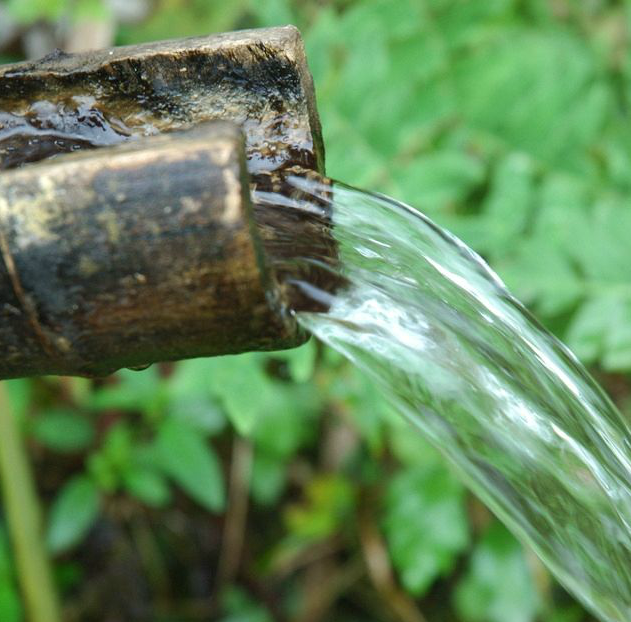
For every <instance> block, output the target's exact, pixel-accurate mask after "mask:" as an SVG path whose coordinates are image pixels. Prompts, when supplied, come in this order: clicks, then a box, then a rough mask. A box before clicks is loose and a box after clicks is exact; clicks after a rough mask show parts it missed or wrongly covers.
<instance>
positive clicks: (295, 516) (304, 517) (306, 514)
mask: <svg viewBox="0 0 631 622" xmlns="http://www.w3.org/2000/svg"><path fill="white" fill-rule="evenodd" d="M305 496H306V498H305V500H304V501H303V502H302V503H298V504H293V505H290V506H289V507H288V508H287V509H286V511H285V523H286V524H287V527H288V529H289V531H290V534H291V535H293V536H296V537H298V538H300V539H305V540H313V539H320V538H326V537H327V536H330V535H331V534H332V533H334V532H335V531H336V530H338V529H340V528H342V527H343V526H344V524H345V523H346V521H347V519H348V516H349V514H350V512H351V510H352V508H353V501H354V492H353V489H352V487H351V485H350V482H349V481H348V480H346V479H345V478H343V477H342V476H340V475H323V476H319V477H317V478H315V479H313V480H311V481H310V482H309V484H308V485H307V487H306V489H305Z"/></svg>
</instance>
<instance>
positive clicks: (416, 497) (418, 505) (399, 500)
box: [383, 466, 469, 596]
mask: <svg viewBox="0 0 631 622" xmlns="http://www.w3.org/2000/svg"><path fill="white" fill-rule="evenodd" d="M384 505H385V508H384V521H383V526H384V532H385V536H386V540H387V543H388V548H389V550H390V554H391V556H392V561H393V564H394V567H395V568H396V570H397V571H398V573H399V576H400V578H401V581H402V583H403V585H404V586H405V588H406V590H407V591H409V592H410V593H411V594H413V595H415V596H421V595H423V594H424V593H425V592H426V591H427V590H428V589H429V587H430V586H431V584H432V583H433V582H434V581H435V580H436V579H438V578H439V577H441V576H444V575H447V574H448V573H449V572H450V571H451V570H452V568H453V566H454V564H455V562H456V558H457V556H458V555H459V554H460V553H461V552H463V551H464V549H465V548H466V546H467V545H468V543H469V534H468V525H467V516H466V512H465V507H464V491H463V489H462V486H461V485H460V484H459V483H458V482H456V481H455V480H454V478H453V477H452V476H451V474H450V473H449V472H448V471H446V470H445V469H444V468H443V467H440V466H437V467H434V468H426V467H408V468H407V469H406V470H405V471H403V472H401V473H399V474H398V475H396V476H395V477H394V478H393V479H392V480H391V481H390V483H389V484H388V489H387V492H386V497H385V502H384Z"/></svg>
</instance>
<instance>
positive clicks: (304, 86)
mask: <svg viewBox="0 0 631 622" xmlns="http://www.w3.org/2000/svg"><path fill="white" fill-rule="evenodd" d="M213 119H223V120H229V121H234V122H235V123H237V124H238V125H239V126H240V127H242V129H243V131H244V133H245V136H246V151H247V155H248V160H249V168H250V170H251V171H252V172H258V171H259V170H262V169H263V170H267V169H269V168H279V167H283V166H286V165H288V166H291V165H300V166H303V167H305V168H309V169H314V170H318V171H320V172H323V162H324V150H323V146H322V137H321V131H320V123H319V120H318V114H317V110H316V105H315V96H314V90H313V81H312V78H311V74H310V73H309V69H308V67H307V64H306V60H305V53H304V47H303V44H302V39H301V37H300V33H299V32H298V30H297V29H296V28H294V27H293V26H285V27H281V28H265V29H260V30H244V31H240V32H234V33H226V34H220V35H213V36H210V37H199V38H192V39H184V40H177V41H166V42H159V43H151V44H147V45H139V46H131V47H121V48H114V49H111V50H104V51H99V52H90V53H86V54H74V55H66V54H63V53H57V54H53V55H50V56H49V57H46V58H44V59H42V60H40V61H36V62H34V63H19V64H17V65H5V66H0V168H8V167H11V166H16V165H18V164H21V163H23V162H29V161H32V160H37V159H41V158H42V157H45V156H49V155H54V154H55V153H60V152H64V151H72V150H73V149H76V148H77V147H80V148H84V147H90V146H102V145H112V144H116V143H119V142H122V141H125V140H126V139H128V138H129V137H130V136H138V135H142V136H146V135H149V134H155V133H159V132H163V131H167V130H174V129H181V128H185V127H190V126H192V125H195V124H197V123H200V122H204V121H209V120H213Z"/></svg>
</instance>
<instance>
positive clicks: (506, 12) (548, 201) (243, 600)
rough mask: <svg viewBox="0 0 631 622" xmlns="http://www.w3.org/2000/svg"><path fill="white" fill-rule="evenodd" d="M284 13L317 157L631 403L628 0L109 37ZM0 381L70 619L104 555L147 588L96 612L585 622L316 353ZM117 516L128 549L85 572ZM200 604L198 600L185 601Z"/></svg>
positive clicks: (149, 26) (7, 596)
mask: <svg viewBox="0 0 631 622" xmlns="http://www.w3.org/2000/svg"><path fill="white" fill-rule="evenodd" d="M4 5H5V6H6V8H8V9H9V10H10V12H11V14H13V15H14V16H15V17H16V18H17V19H18V20H19V21H20V22H22V23H29V22H32V21H34V20H36V19H41V18H46V19H60V18H62V17H63V16H64V15H68V14H69V13H72V15H74V16H75V18H76V19H80V18H82V16H85V15H91V16H93V17H94V16H97V17H98V18H99V19H106V18H108V16H109V17H110V18H111V10H110V9H109V8H108V7H109V6H110V5H109V4H107V3H99V2H94V1H93V0H91V1H89V2H83V1H80V0H78V1H76V2H72V1H71V0H19V1H14V0H8V1H6V0H5V2H4ZM288 22H291V23H294V24H296V25H298V26H299V27H300V28H301V29H302V30H303V33H304V36H305V40H306V45H307V50H308V58H309V63H310V66H311V69H312V72H313V75H314V79H315V84H316V89H317V95H318V104H319V111H320V115H321V119H322V125H323V130H324V137H325V145H326V149H327V170H328V173H329V174H330V175H332V176H333V177H335V178H338V179H341V180H343V181H345V182H347V183H351V184H354V185H358V186H361V187H365V188H368V189H372V190H378V191H382V192H386V193H388V194H391V195H392V196H394V197H396V198H399V199H403V200H405V201H407V202H409V203H412V204H414V205H415V206H416V207H418V208H419V209H421V210H423V211H424V212H426V213H428V214H429V215H430V216H431V217H432V218H434V219H435V220H436V221H438V222H439V223H441V224H443V225H445V226H447V227H449V228H450V229H452V230H453V231H454V232H455V233H456V234H458V235H459V236H461V237H462V238H463V239H464V240H465V241H466V242H467V243H469V244H470V245H471V246H472V247H473V248H474V249H476V250H477V251H479V252H480V253H482V254H483V255H484V256H485V258H487V259H488V260H489V261H490V263H491V264H492V265H493V266H494V267H495V268H496V269H497V270H498V272H499V273H500V275H501V276H502V277H503V278H504V279H505V280H506V282H507V284H508V285H509V286H510V288H511V289H512V290H513V291H514V292H515V293H516V294H517V295H518V296H519V297H520V298H521V299H522V300H523V301H524V302H525V303H526V304H527V305H528V306H529V307H530V308H532V309H533V310H534V311H535V313H536V314H537V315H538V316H539V317H540V318H541V319H542V320H543V321H544V322H545V323H546V324H547V325H548V326H549V327H551V328H552V330H554V332H555V333H556V334H557V335H559V336H560V337H561V338H562V339H565V340H567V341H568V342H569V344H570V345H571V347H572V348H573V349H574V350H575V352H576V353H577V355H578V356H579V357H580V358H581V359H582V360H583V361H584V362H585V363H587V364H590V365H592V366H593V368H594V370H595V371H596V372H597V373H598V374H599V375H600V378H601V380H603V382H605V384H606V386H608V387H610V388H611V389H612V390H613V391H614V397H615V398H616V399H617V401H618V402H619V404H620V405H621V407H623V409H626V411H627V412H628V410H629V395H631V385H630V384H629V376H628V374H629V371H630V370H631V281H630V279H629V266H631V245H630V244H629V241H628V237H629V232H630V231H631V207H630V206H631V129H630V128H631V124H630V123H629V105H630V96H631V90H630V88H631V75H630V71H631V55H630V49H629V27H630V25H631V3H630V2H627V1H614V0H609V1H606V0H589V1H585V2H578V1H574V0H330V1H327V0H305V1H303V2H299V1H297V0H296V1H295V2H291V1H290V0H270V1H267V2H264V1H262V0H215V1H212V2H211V1H204V0H156V1H155V2H154V3H153V9H152V11H151V12H150V14H149V15H148V16H147V18H146V19H144V20H143V21H141V22H139V23H135V24H122V25H120V26H119V28H118V30H117V35H116V37H117V39H116V42H117V43H119V44H127V43H135V42H140V41H145V40H151V39H160V38H169V37H177V36H188V35H195V34H205V33H209V32H213V31H221V30H228V29H232V28H240V27H252V26H265V25H275V24H284V23H288ZM9 388H10V391H11V397H12V400H13V404H14V408H15V410H16V413H17V415H18V416H19V417H20V421H21V424H22V425H23V429H24V431H25V433H26V434H27V436H28V439H29V446H30V449H31V453H32V456H33V460H34V461H35V465H36V468H37V470H38V483H39V486H40V490H41V493H42V500H43V504H44V506H45V508H46V511H47V526H48V544H49V548H50V551H51V553H52V554H53V555H54V556H55V559H56V560H57V561H56V564H57V565H56V570H57V576H58V582H59V585H60V588H61V589H62V590H63V593H64V597H65V600H66V602H67V603H68V608H69V610H71V611H75V612H76V611H77V610H79V611H80V612H82V613H80V614H76V613H75V618H69V619H85V620H88V619H92V618H90V613H89V612H90V611H92V610H91V609H90V607H91V606H94V605H93V604H90V602H89V600H90V598H88V596H86V595H87V594H89V593H90V585H91V582H94V583H98V582H101V583H104V584H106V585H108V586H109V585H110V583H108V580H107V576H108V573H107V568H109V567H114V568H116V567H117V566H116V563H117V562H116V559H113V558H116V556H117V555H118V556H119V557H120V556H122V558H123V559H125V560H128V563H127V566H128V567H129V568H132V569H133V568H136V570H129V571H128V572H129V577H131V578H130V580H131V581H135V582H136V583H138V584H142V585H144V586H145V588H146V589H145V591H144V592H143V591H142V590H141V592H142V593H141V595H140V596H137V595H136V596H134V598H138V599H140V600H143V599H144V600H143V602H146V601H150V602H151V603H153V604H152V605H151V606H150V607H149V609H144V610H143V611H144V613H143V614H140V613H137V612H136V613H130V612H131V611H132V609H123V610H122V611H123V612H122V613H121V610H120V609H119V608H118V609H117V608H116V607H117V606H114V605H112V603H111V602H107V600H106V599H104V597H103V596H101V600H100V601H99V600H98V598H97V601H98V603H99V605H100V606H101V607H103V608H105V610H107V611H109V608H110V607H114V608H113V609H112V612H110V617H109V618H108V619H111V620H127V619H134V620H144V619H146V620H164V621H166V620H178V621H185V620H195V619H211V618H212V619H221V620H222V622H237V621H238V622H268V621H274V620H298V621H317V620H335V621H336V622H350V621H352V620H364V621H369V620H374V621H382V620H383V621H390V620H402V621H403V622H408V621H409V622H412V621H414V620H415V621H417V622H418V621H419V620H422V619H423V617H422V616H423V615H424V617H425V618H426V619H427V620H432V621H436V622H454V621H459V622H534V621H535V620H538V621H540V622H585V621H587V620H588V619H590V618H588V616H587V614H585V613H584V612H583V611H582V610H581V608H580V607H579V606H578V605H576V604H575V603H573V602H572V601H571V599H570V598H569V597H568V596H567V595H566V594H565V593H564V592H563V591H562V590H561V589H560V588H559V587H558V586H556V584H555V583H554V582H553V581H552V580H551V578H550V577H549V575H548V574H547V573H546V571H545V570H544V569H543V568H542V567H541V566H540V565H539V564H538V562H536V560H534V558H533V557H532V555H530V554H526V553H524V551H523V549H522V547H521V546H520V545H519V544H518V543H517V542H516V541H515V540H514V538H513V537H512V536H510V534H508V533H507V532H506V530H505V529H504V528H503V527H501V526H500V525H499V524H498V523H497V522H496V521H495V519H493V517H492V516H490V515H489V513H488V512H487V511H486V510H485V509H484V508H483V507H482V506H481V505H480V504H479V502H478V501H476V500H475V499H473V498H472V497H471V495H470V494H469V493H467V492H465V490H464V489H463V487H462V485H461V484H460V483H459V482H458V481H457V480H455V479H454V477H453V475H452V474H451V473H450V472H449V470H448V469H447V468H446V467H445V466H444V464H443V462H442V460H441V458H440V457H439V456H438V455H437V454H436V453H435V452H434V451H433V450H432V449H431V448H430V447H428V446H427V445H426V443H425V442H424V441H423V440H422V439H421V438H419V437H416V436H415V435H413V434H411V433H410V430H409V429H408V428H407V427H406V426H405V425H404V424H403V423H402V422H401V421H399V420H398V419H397V418H396V417H395V416H393V415H392V413H391V412H390V409H389V407H388V406H387V405H386V404H385V403H383V402H382V400H381V399H380V396H379V395H378V394H376V392H375V390H374V387H373V386H372V385H371V384H370V383H369V382H368V381H367V380H366V379H365V378H363V377H362V376H361V375H360V374H359V373H358V372H356V371H355V370H354V369H353V368H352V367H351V366H350V365H349V364H348V363H346V362H344V361H343V360H341V358H340V357H339V356H338V355H336V354H335V353H333V352H331V351H329V350H326V349H324V348H322V347H321V346H319V345H318V344H315V343H310V344H308V345H306V346H304V347H302V348H300V349H298V350H295V351H292V352H283V353H274V354H271V355H260V354H251V355H244V356H240V357H223V358H217V359H213V360H198V361H186V362H182V363H180V364H178V365H176V366H163V367H159V368H152V369H149V370H146V371H144V372H140V373H138V372H132V371H125V372H121V373H119V374H117V375H116V377H114V378H110V379H107V380H105V381H98V382H89V381H85V380H75V379H72V380H70V379H40V380H35V381H28V382H27V381H15V382H12V383H10V387H9ZM244 495H245V499H246V500H247V503H248V504H249V518H248V520H247V522H245V523H243V524H241V525H240V523H239V520H240V519H239V513H238V511H236V510H235V509H234V508H235V507H237V508H238V507H239V503H240V502H242V501H243V497H244ZM235 512H236V513H235ZM187 521H188V522H190V525H191V526H190V527H187V524H188V523H187ZM231 524H236V525H237V526H238V528H240V530H241V534H240V537H242V539H243V541H244V542H245V549H244V550H243V551H242V552H240V548H239V546H237V545H234V541H233V540H231V539H230V538H231V537H232V536H230V537H229V536H228V528H229V525H231ZM239 525H240V526H239ZM127 532H129V533H130V534H131V535H130V536H129V537H127V536H125V534H126V533H127ZM111 533H114V534H115V535H116V537H117V538H118V540H119V541H121V542H129V543H131V544H130V545H129V547H128V549H126V548H125V547H124V546H123V545H120V546H118V547H114V546H113V545H111V546H112V547H113V550H115V553H112V555H111V556H108V555H105V558H103V556H101V557H99V559H101V562H100V564H101V566H100V567H99V569H97V568H94V567H93V566H94V564H93V562H91V561H90V560H91V559H92V558H91V555H96V554H97V553H95V551H101V548H102V547H103V546H104V545H103V541H104V539H105V540H106V541H108V542H109V540H107V537H110V536H108V534H111ZM112 537H113V536H112ZM126 538H127V539H126ZM191 538H195V539H196V541H195V543H193V545H192V550H190V547H188V548H187V539H189V540H190V539H191ZM222 542H223V544H222ZM231 543H232V544H231ZM235 546H236V548H234V547H235ZM99 547H101V548H99ZM231 547H232V548H231ZM130 551H131V552H130ZM234 551H237V552H236V553H235V554H236V555H237V556H238V557H239V558H240V560H241V561H240V564H238V569H237V570H236V571H228V570H226V568H227V567H229V566H230V563H229V562H226V559H227V557H229V556H230V554H232V553H233V552H234ZM126 556H127V557H126ZM226 556H227V557H226ZM383 556H385V559H386V562H383V559H384V557H383ZM129 560H131V561H129ZM375 560H376V561H375ZM383 563H385V567H384V566H383ZM375 564H377V565H378V566H379V564H381V565H380V566H379V568H380V569H381V570H379V569H377V570H376V569H375ZM208 568H210V570H208ZM202 569H205V570H202ZM215 571H216V573H215ZM204 572H206V573H207V574H204ZM134 573H136V574H134ZM200 577H201V579H200ZM214 581H216V582H217V586H216V587H215V586H214V583H213V582H214ZM200 582H201V584H200ZM113 585H115V586H116V585H117V584H116V583H115V582H114V583H113ZM200 585H201V587H200ZM15 586H16V583H15V572H14V569H13V567H12V564H11V561H10V555H9V549H8V547H7V542H6V537H5V533H4V531H3V530H2V527H1V525H0V619H1V620H3V621H4V620H7V621H9V622H12V621H14V620H15V621H17V620H21V619H22V618H21V606H20V601H19V598H18V596H17V591H16V587H15ZM217 596H218V598H215V597H217ZM117 597H118V594H117V593H109V599H111V601H116V600H117V599H118V598H117ZM194 597H197V598H201V599H206V600H210V601H212V602H213V603H215V604H213V605H212V607H211V609H210V610H207V609H204V608H202V609H201V610H200V611H199V612H197V613H196V611H197V610H195V608H194V607H190V606H189V607H187V603H188V601H189V600H190V599H192V598H194ZM91 598H92V599H94V596H92V597H91ZM118 600H120V599H118ZM129 600H130V602H131V601H133V598H130V599H129ZM205 602H206V601H205ZM314 602H316V604H314ZM82 607H83V609H82ZM130 607H131V604H130ZM143 615H144V617H143ZM117 616H118V617H117ZM406 616H407V617H406ZM414 616H416V617H414ZM94 619H104V617H101V618H99V617H98V616H97V617H96V618H94Z"/></svg>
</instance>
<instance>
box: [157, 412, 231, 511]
mask: <svg viewBox="0 0 631 622" xmlns="http://www.w3.org/2000/svg"><path fill="white" fill-rule="evenodd" d="M156 442H157V452H158V456H159V460H160V465H159V466H160V467H161V468H162V470H163V471H164V472H165V473H166V474H167V475H168V476H169V477H170V478H171V479H172V480H173V481H174V482H175V483H176V484H177V485H178V486H180V487H181V488H182V490H184V491H185V492H186V493H187V494H188V495H189V496H190V497H191V498H192V499H194V500H195V501H197V502H198V503H199V504H200V505H202V506H204V507H205V508H206V509H208V510H210V511H211V512H215V513H216V512H221V511H222V510H223V508H224V505H225V492H224V483H223V475H222V473H221V467H220V465H219V461H218V460H217V457H216V455H215V452H214V451H213V449H212V447H211V445H210V444H209V443H208V442H207V440H206V439H205V438H204V436H203V435H202V434H201V433H200V432H199V431H198V430H196V429H195V428H192V427H190V426H188V425H186V424H185V423H182V422H180V421H177V420H175V419H171V418H169V419H166V420H165V421H164V422H163V423H162V424H161V425H160V428H159V430H158V437H157V440H156Z"/></svg>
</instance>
